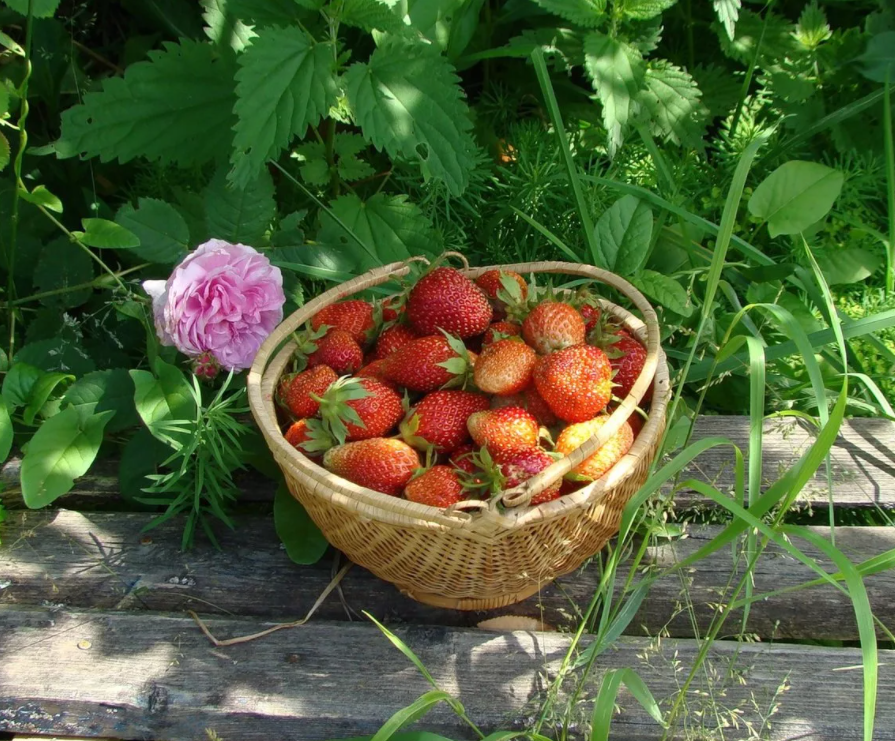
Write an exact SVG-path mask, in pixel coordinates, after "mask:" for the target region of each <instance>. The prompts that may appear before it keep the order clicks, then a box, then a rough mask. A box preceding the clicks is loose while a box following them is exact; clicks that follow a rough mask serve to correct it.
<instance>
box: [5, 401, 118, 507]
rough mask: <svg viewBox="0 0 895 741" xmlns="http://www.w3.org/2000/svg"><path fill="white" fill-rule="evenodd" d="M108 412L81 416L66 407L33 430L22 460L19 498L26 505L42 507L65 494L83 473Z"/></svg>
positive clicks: (99, 441) (90, 459)
mask: <svg viewBox="0 0 895 741" xmlns="http://www.w3.org/2000/svg"><path fill="white" fill-rule="evenodd" d="M112 414H113V413H112V412H103V413H101V414H94V415H89V416H86V417H83V416H82V415H81V414H79V413H78V411H77V410H76V409H74V408H73V407H68V408H66V409H63V410H62V411H61V412H59V414H57V415H55V416H53V417H50V418H49V419H48V420H46V421H45V422H44V423H43V424H42V425H41V426H40V427H39V428H38V429H37V432H35V433H34V437H32V438H31V441H30V442H29V443H28V448H27V450H26V452H25V456H24V458H23V459H22V470H21V484H22V498H23V499H24V500H25V504H26V505H27V506H28V507H30V508H31V509H37V508H40V507H46V506H47V505H48V504H50V503H51V502H53V501H54V500H55V499H58V498H59V497H61V496H62V495H63V494H66V493H68V492H69V491H70V490H71V487H72V486H73V485H74V482H75V479H77V478H79V477H80V476H83V475H84V474H85V473H87V470H88V469H89V468H90V466H91V465H92V463H93V461H94V459H95V458H96V454H97V453H98V452H99V446H100V443H102V440H103V428H104V427H105V426H106V423H107V422H108V421H109V419H110V418H111V416H112Z"/></svg>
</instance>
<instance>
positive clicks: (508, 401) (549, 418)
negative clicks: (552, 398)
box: [491, 384, 559, 427]
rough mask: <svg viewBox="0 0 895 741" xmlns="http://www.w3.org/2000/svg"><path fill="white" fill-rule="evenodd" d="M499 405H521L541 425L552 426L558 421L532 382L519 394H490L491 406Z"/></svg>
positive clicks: (498, 406)
mask: <svg viewBox="0 0 895 741" xmlns="http://www.w3.org/2000/svg"><path fill="white" fill-rule="evenodd" d="M501 407H521V408H522V409H524V410H525V411H526V412H529V413H530V414H531V416H532V417H534V418H535V419H536V420H537V421H538V424H539V425H542V426H543V427H552V426H553V425H555V424H556V423H557V422H558V421H559V420H558V419H557V417H556V415H555V414H554V413H553V410H552V409H550V407H549V406H548V404H547V402H546V401H544V400H543V399H542V398H541V395H540V394H539V393H538V390H537V388H536V387H535V385H534V384H532V385H531V386H529V387H528V388H527V389H525V391H523V392H522V393H521V394H513V395H512V396H492V397H491V408H492V409H500V408H501Z"/></svg>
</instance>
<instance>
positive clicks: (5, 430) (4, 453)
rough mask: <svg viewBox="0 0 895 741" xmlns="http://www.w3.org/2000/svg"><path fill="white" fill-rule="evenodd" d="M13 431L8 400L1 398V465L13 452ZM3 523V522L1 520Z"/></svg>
mask: <svg viewBox="0 0 895 741" xmlns="http://www.w3.org/2000/svg"><path fill="white" fill-rule="evenodd" d="M12 440H13V429H12V419H10V416H9V409H8V408H7V406H6V399H4V398H3V397H2V396H0V465H2V464H3V463H5V462H6V459H7V458H8V457H9V451H10V450H12ZM0 521H2V520H0Z"/></svg>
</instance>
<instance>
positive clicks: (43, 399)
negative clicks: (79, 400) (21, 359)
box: [22, 373, 75, 425]
mask: <svg viewBox="0 0 895 741" xmlns="http://www.w3.org/2000/svg"><path fill="white" fill-rule="evenodd" d="M74 380H75V377H74V376H72V375H69V374H68V373H46V374H44V375H42V376H41V377H40V378H38V379H37V382H36V383H35V384H34V386H33V387H32V388H31V393H30V394H28V403H27V404H26V405H25V410H24V411H23V412H22V420H23V421H24V422H25V424H26V425H31V424H34V418H35V417H37V413H38V412H39V411H40V410H41V409H43V406H44V404H46V403H47V399H49V398H50V395H51V394H52V393H53V391H55V389H56V387H57V386H58V385H59V384H60V383H63V382H65V381H74Z"/></svg>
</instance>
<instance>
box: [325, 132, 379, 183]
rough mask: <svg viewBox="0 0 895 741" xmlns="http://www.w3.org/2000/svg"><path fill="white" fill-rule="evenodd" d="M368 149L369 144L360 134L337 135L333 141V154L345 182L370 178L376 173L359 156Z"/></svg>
mask: <svg viewBox="0 0 895 741" xmlns="http://www.w3.org/2000/svg"><path fill="white" fill-rule="evenodd" d="M366 148H367V142H366V141H364V138H363V137H362V136H360V135H358V134H344V133H339V134H336V136H335V139H334V141H333V152H334V154H335V157H336V169H337V170H338V171H339V176H340V177H341V178H342V179H343V180H347V181H349V182H350V181H353V180H360V179H361V178H365V177H369V176H370V175H372V174H374V173H375V172H376V171H375V170H374V169H373V168H372V167H370V165H368V164H367V163H366V162H364V161H363V160H359V159H358V158H357V155H358V154H360V153H361V152H363V151H364V150H365V149H366Z"/></svg>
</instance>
